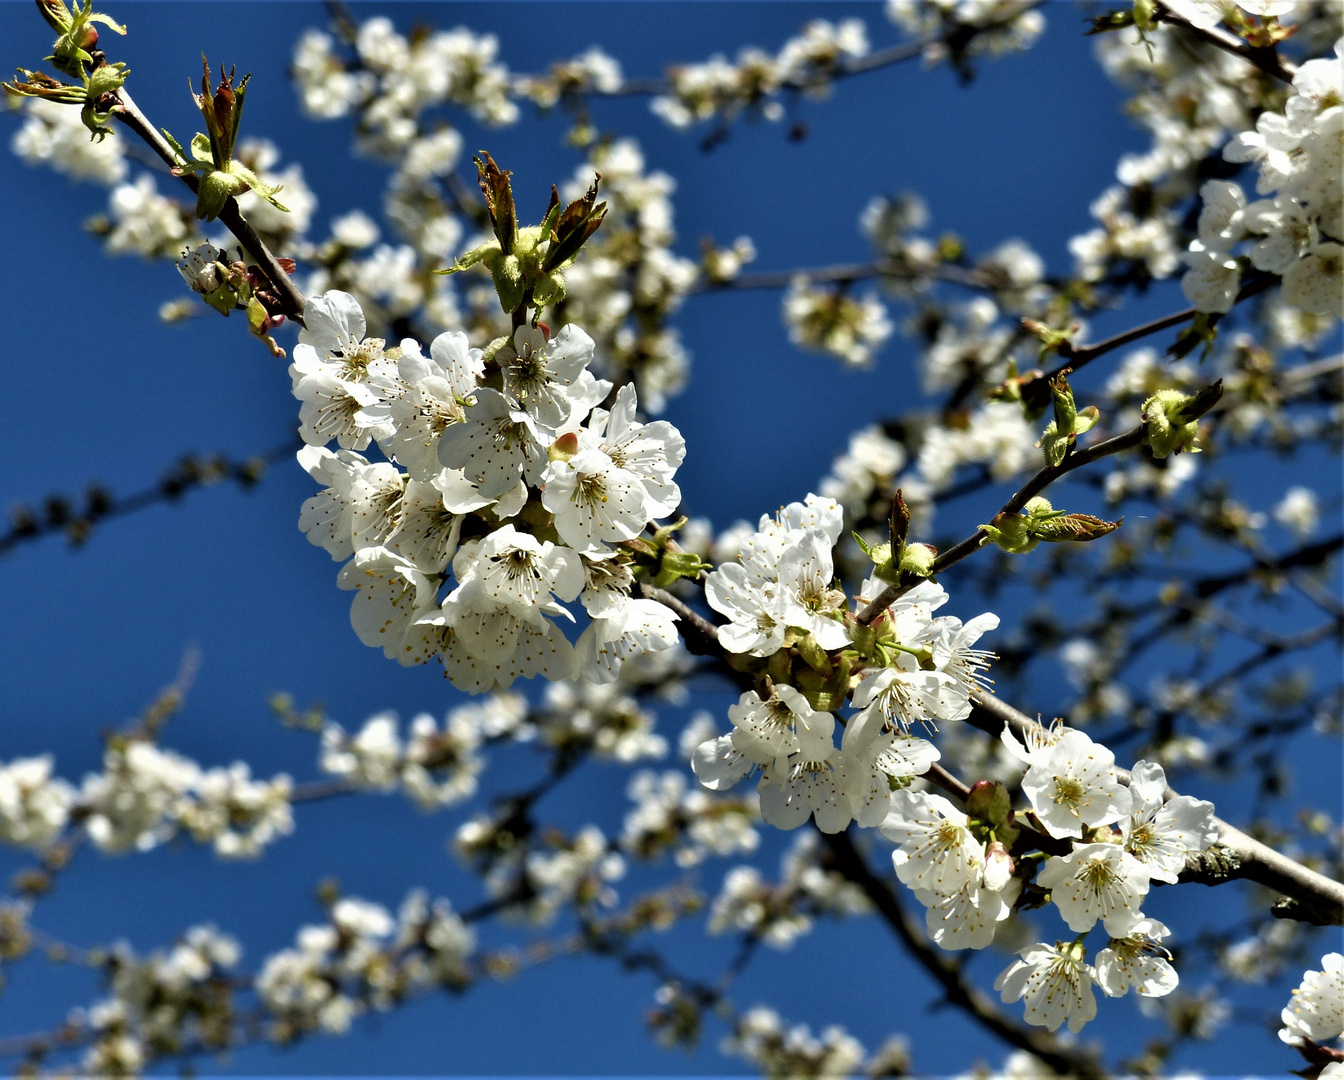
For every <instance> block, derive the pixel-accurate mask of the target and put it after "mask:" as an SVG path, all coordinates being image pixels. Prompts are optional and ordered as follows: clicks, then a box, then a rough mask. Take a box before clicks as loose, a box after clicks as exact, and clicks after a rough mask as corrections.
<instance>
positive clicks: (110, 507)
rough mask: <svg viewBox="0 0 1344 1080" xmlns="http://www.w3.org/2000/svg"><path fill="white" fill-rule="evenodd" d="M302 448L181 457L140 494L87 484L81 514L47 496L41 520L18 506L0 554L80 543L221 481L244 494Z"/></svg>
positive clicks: (294, 444) (293, 444) (294, 443)
mask: <svg viewBox="0 0 1344 1080" xmlns="http://www.w3.org/2000/svg"><path fill="white" fill-rule="evenodd" d="M302 445H303V443H302V442H301V441H300V440H298V439H297V438H295V439H290V440H289V441H288V442H285V443H281V444H279V445H277V446H272V447H270V448H269V449H266V450H263V451H261V452H260V453H258V454H253V455H252V456H251V457H249V458H244V459H241V460H236V459H231V458H228V457H225V456H224V455H222V454H216V455H214V456H213V457H209V458H205V459H201V458H197V457H196V456H195V455H191V454H188V455H184V456H183V457H182V458H181V460H179V461H178V463H177V464H176V465H174V466H173V467H172V468H171V469H170V470H168V471H167V472H166V473H164V474H163V476H162V478H161V479H160V480H159V482H158V483H157V484H155V485H154V486H153V487H151V488H145V489H144V490H143V491H137V492H135V493H134V494H131V495H127V496H124V497H122V498H117V497H115V496H114V495H112V494H111V493H110V492H108V491H107V490H106V489H104V488H103V487H101V486H99V485H96V484H93V485H90V486H89V488H88V489H87V491H86V493H85V495H84V506H83V508H82V509H81V510H78V511H75V510H73V509H72V505H73V502H74V500H72V499H69V498H67V497H66V496H63V495H50V496H48V497H47V498H46V499H45V500H43V516H41V517H39V516H38V514H37V513H36V512H35V511H33V510H31V509H29V508H28V507H27V506H24V505H23V504H19V505H17V506H14V507H12V508H11V509H10V520H11V525H10V527H9V529H8V531H6V532H3V533H0V555H4V554H6V553H8V552H10V551H12V550H13V549H14V548H16V547H18V546H19V545H20V544H25V543H29V542H31V541H34V540H40V539H41V538H42V537H44V536H50V535H52V534H54V533H58V532H63V533H65V534H66V536H68V537H69V539H70V543H71V544H72V545H79V544H82V543H84V542H85V541H86V540H87V539H88V538H89V534H90V533H91V532H92V531H93V528H94V526H96V525H98V524H100V523H101V522H104V521H107V520H108V519H109V518H116V517H124V516H126V515H127V514H133V513H135V512H136V511H137V510H144V509H146V508H147V507H150V506H156V505H158V504H159V503H165V502H175V501H177V500H178V499H180V498H181V497H182V496H183V495H184V494H186V493H187V492H188V491H191V490H193V489H194V488H198V487H206V486H208V485H210V484H214V483H218V482H219V481H221V480H232V481H234V482H235V483H237V484H238V485H239V487H242V488H244V489H246V488H250V487H251V486H252V485H254V484H255V483H257V481H258V480H260V479H261V477H262V476H263V475H264V474H265V471H266V469H267V468H268V467H269V466H271V465H274V464H275V463H276V462H277V461H280V460H282V459H284V458H288V457H292V456H293V454H294V451H295V450H297V449H298V448H299V447H301V446H302Z"/></svg>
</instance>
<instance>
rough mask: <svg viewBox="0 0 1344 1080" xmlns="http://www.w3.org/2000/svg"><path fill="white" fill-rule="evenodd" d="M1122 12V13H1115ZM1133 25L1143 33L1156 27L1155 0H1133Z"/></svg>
mask: <svg viewBox="0 0 1344 1080" xmlns="http://www.w3.org/2000/svg"><path fill="white" fill-rule="evenodd" d="M1117 14H1122V13H1117ZM1132 19H1133V25H1135V26H1137V27H1138V28H1139V29H1140V30H1142V31H1143V32H1144V33H1148V32H1150V31H1152V30H1156V29H1157V0H1134V10H1133V13H1132Z"/></svg>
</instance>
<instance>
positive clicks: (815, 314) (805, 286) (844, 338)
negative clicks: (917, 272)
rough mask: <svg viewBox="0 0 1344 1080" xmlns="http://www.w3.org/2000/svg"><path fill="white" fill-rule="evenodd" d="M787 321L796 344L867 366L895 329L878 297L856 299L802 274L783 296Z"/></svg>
mask: <svg viewBox="0 0 1344 1080" xmlns="http://www.w3.org/2000/svg"><path fill="white" fill-rule="evenodd" d="M784 322H785V325H787V326H788V328H789V340H790V341H792V342H793V343H794V344H795V345H798V346H800V347H802V348H806V349H816V350H818V351H820V352H828V353H832V354H834V355H835V356H838V357H840V359H842V360H843V361H845V363H847V364H851V365H853V366H854V367H866V366H868V365H869V364H870V363H871V362H872V359H873V354H874V353H875V352H876V351H877V350H878V349H880V348H881V347H882V344H883V342H885V341H886V340H887V338H889V337H891V331H892V325H891V320H890V319H888V318H887V309H886V307H885V306H883V304H882V301H880V300H878V299H877V297H875V296H871V295H870V296H865V297H863V298H862V299H855V298H854V297H852V296H850V295H849V294H848V293H847V292H844V291H842V290H838V289H819V288H817V287H816V286H815V285H812V284H811V283H809V282H808V280H807V279H806V278H804V277H801V276H800V277H796V278H794V280H793V283H792V284H791V285H790V286H789V291H788V292H787V293H786V294H785V296H784Z"/></svg>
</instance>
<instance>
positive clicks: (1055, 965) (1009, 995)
mask: <svg viewBox="0 0 1344 1080" xmlns="http://www.w3.org/2000/svg"><path fill="white" fill-rule="evenodd" d="M1017 955H1018V956H1019V957H1020V959H1018V960H1016V961H1014V962H1013V963H1012V964H1011V965H1009V966H1008V967H1007V968H1005V969H1004V971H1003V972H1002V973H1001V974H1000V975H999V977H998V978H997V979H995V980H994V989H995V990H998V991H1001V995H1000V996H1001V997H1002V998H1003V1000H1004V1001H1005V1002H1011V1001H1017V1000H1018V999H1024V1000H1025V1003H1026V1020H1027V1023H1029V1024H1036V1025H1039V1026H1041V1027H1045V1028H1048V1029H1049V1030H1051V1031H1057V1030H1058V1029H1059V1027H1060V1025H1061V1024H1064V1023H1066V1022H1067V1023H1068V1025H1069V1030H1070V1031H1074V1032H1077V1031H1081V1030H1082V1028H1083V1025H1084V1024H1086V1023H1087V1022H1088V1021H1089V1020H1091V1019H1093V1018H1094V1017H1095V1016H1096V1015H1097V999H1096V997H1095V996H1094V995H1093V993H1092V966H1091V965H1090V964H1088V963H1087V961H1086V953H1085V952H1084V950H1083V947H1082V946H1081V945H1079V944H1070V945H1062V944H1057V945H1055V946H1054V948H1051V947H1050V946H1048V945H1045V944H1039V945H1029V946H1027V948H1025V949H1023V950H1021V951H1020V952H1019V953H1018V954H1017Z"/></svg>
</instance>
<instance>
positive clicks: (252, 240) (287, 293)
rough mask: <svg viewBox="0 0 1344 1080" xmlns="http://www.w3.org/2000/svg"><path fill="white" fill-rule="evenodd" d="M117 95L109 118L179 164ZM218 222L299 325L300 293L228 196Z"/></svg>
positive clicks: (123, 95)
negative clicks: (115, 119)
mask: <svg viewBox="0 0 1344 1080" xmlns="http://www.w3.org/2000/svg"><path fill="white" fill-rule="evenodd" d="M117 94H118V97H119V98H120V100H121V105H120V106H119V107H118V108H117V109H116V110H115V111H114V112H113V115H114V116H115V117H116V118H117V119H118V120H120V121H121V122H122V123H123V124H125V125H126V126H127V127H128V128H130V129H131V130H132V131H133V132H135V133H136V134H137V135H139V136H140V138H141V139H143V140H144V141H145V143H147V144H148V146H149V148H150V149H151V150H153V151H154V153H156V154H158V156H159V157H160V158H161V159H162V160H163V161H164V162H165V163H166V164H167V165H169V166H170V167H172V166H177V165H180V164H182V163H181V162H180V161H179V160H178V157H177V154H176V152H175V151H174V150H173V148H172V147H171V146H169V145H168V142H167V140H166V139H164V137H163V136H162V135H161V134H160V133H159V131H158V129H157V128H155V127H154V125H153V124H151V123H150V122H149V120H148V119H147V118H146V116H145V114H144V113H142V112H141V111H140V108H139V106H137V105H136V104H135V101H134V100H133V99H132V98H131V95H130V93H129V91H127V89H126V88H125V87H124V86H123V87H122V88H121V89H120V90H119V91H118V92H117ZM179 179H180V180H181V181H182V183H184V184H186V185H187V187H189V188H191V190H192V193H193V194H194V193H195V192H197V191H198V190H199V189H200V186H201V185H200V182H199V181H198V180H197V179H196V177H195V176H194V175H193V174H191V173H183V174H182V175H181V176H180V177H179ZM219 220H220V221H221V222H223V224H224V225H225V227H226V228H227V229H228V230H229V232H231V233H233V235H234V236H235V237H236V238H237V240H238V243H240V244H242V245H243V250H244V251H246V252H247V253H248V255H250V256H251V257H252V259H253V260H254V261H255V262H256V264H257V266H258V267H260V269H261V272H262V273H263V274H265V275H266V277H267V278H268V279H269V280H270V283H271V285H272V287H273V288H274V289H275V295H276V296H278V297H279V298H280V303H281V306H282V308H283V314H284V315H285V316H287V317H288V318H290V319H293V320H294V321H295V322H297V323H299V324H300V325H302V323H303V309H304V307H305V306H306V302H305V300H304V298H303V293H301V292H299V287H298V286H297V285H295V284H294V282H293V280H292V279H291V278H290V276H289V275H288V274H287V273H285V271H284V269H283V268H282V267H281V266H280V264H279V263H278V262H276V259H275V256H274V255H272V254H271V250H270V248H268V247H267V246H266V244H265V243H264V242H263V241H262V239H261V237H260V236H258V235H257V230H256V229H254V228H252V226H251V225H250V224H249V223H248V221H247V219H246V218H245V217H243V213H242V211H241V210H239V209H238V200H237V199H234V198H233V197H232V196H230V197H229V201H228V202H226V203H225V204H224V209H223V210H221V211H220V212H219Z"/></svg>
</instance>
